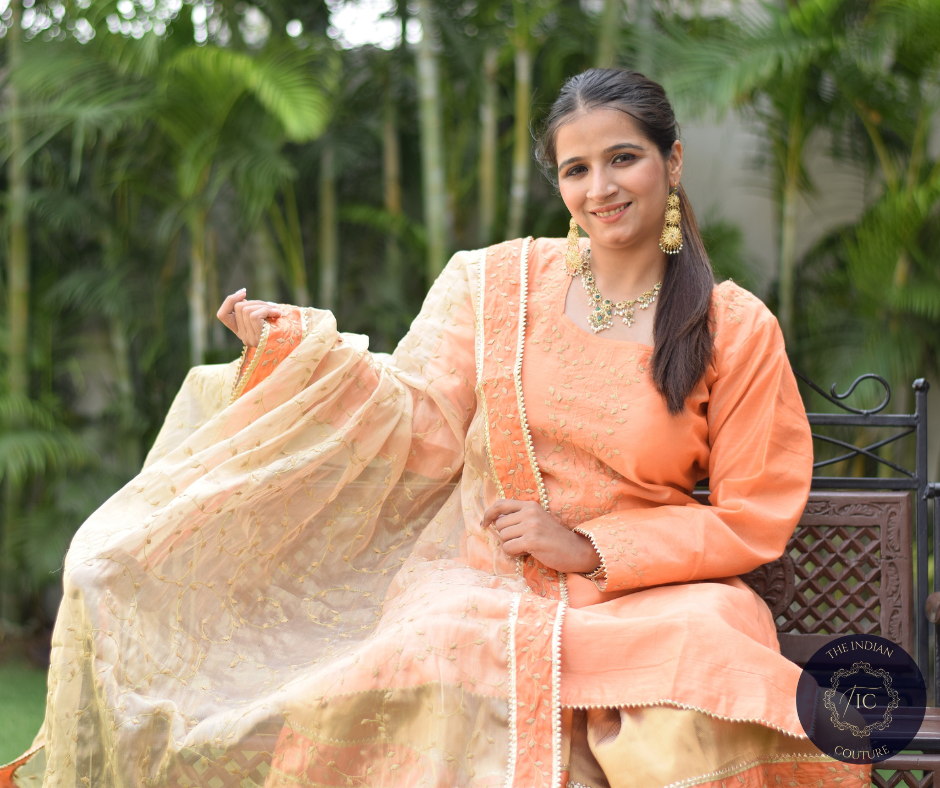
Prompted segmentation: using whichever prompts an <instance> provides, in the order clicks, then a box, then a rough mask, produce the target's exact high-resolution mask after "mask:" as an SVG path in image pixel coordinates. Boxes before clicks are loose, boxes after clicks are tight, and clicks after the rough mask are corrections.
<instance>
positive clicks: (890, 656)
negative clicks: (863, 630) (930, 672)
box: [796, 635, 927, 763]
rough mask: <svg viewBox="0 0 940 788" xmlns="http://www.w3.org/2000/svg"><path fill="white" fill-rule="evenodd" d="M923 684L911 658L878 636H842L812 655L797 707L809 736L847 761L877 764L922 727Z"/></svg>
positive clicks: (800, 689)
mask: <svg viewBox="0 0 940 788" xmlns="http://www.w3.org/2000/svg"><path fill="white" fill-rule="evenodd" d="M926 706H927V686H926V684H925V682H924V677H923V675H922V674H921V672H920V669H919V668H918V667H917V663H916V662H914V659H913V657H911V655H910V654H908V653H907V652H906V651H905V650H904V649H903V648H901V647H900V646H898V645H897V644H896V643H894V642H892V641H890V640H887V639H885V638H883V637H878V636H877V635H846V636H844V637H840V638H836V639H835V640H832V641H830V642H829V643H828V644H827V645H825V646H823V647H822V648H821V649H819V651H817V652H816V653H815V654H813V656H812V658H811V659H810V660H809V662H807V663H806V667H805V668H804V669H803V674H802V675H801V676H800V682H799V685H798V687H797V695H796V708H797V712H798V713H799V715H800V722H801V723H802V725H803V729H804V730H805V731H806V734H807V735H808V736H809V738H810V740H811V741H812V742H813V744H815V745H816V746H817V747H819V749H820V750H822V751H823V752H824V753H826V754H827V755H830V756H832V757H833V758H835V759H837V760H840V761H844V762H845V763H878V762H879V761H883V760H885V759H886V758H890V757H891V756H892V755H897V754H898V753H899V752H901V751H902V750H903V749H905V748H906V747H907V746H908V745H909V744H910V743H911V741H912V740H913V738H914V737H915V736H916V735H917V732H918V731H919V730H920V724H921V722H923V719H924V711H925V708H926Z"/></svg>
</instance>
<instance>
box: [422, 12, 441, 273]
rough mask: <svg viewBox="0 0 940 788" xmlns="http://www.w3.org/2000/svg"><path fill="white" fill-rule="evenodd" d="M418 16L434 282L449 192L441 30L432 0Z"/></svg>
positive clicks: (429, 264) (424, 175)
mask: <svg viewBox="0 0 940 788" xmlns="http://www.w3.org/2000/svg"><path fill="white" fill-rule="evenodd" d="M418 17H419V19H420V20H421V28H422V35H421V41H419V42H418V48H417V49H418V95H419V98H420V103H419V114H420V125H421V180H422V186H423V190H424V223H425V226H426V228H427V234H428V257H427V276H428V284H429V285H430V283H431V282H433V281H434V280H435V279H437V276H438V274H440V272H441V271H443V270H444V263H445V262H446V255H447V209H446V205H447V195H446V193H445V177H444V175H445V174H444V136H443V129H442V128H441V94H440V85H439V83H438V62H437V51H436V50H437V47H438V44H437V34H436V27H435V25H434V18H433V16H432V14H431V3H430V0H420V2H419V3H418Z"/></svg>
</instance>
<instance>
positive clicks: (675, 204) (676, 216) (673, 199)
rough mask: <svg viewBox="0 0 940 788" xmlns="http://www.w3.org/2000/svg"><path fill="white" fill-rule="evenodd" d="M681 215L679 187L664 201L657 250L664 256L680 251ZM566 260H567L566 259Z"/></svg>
mask: <svg viewBox="0 0 940 788" xmlns="http://www.w3.org/2000/svg"><path fill="white" fill-rule="evenodd" d="M681 225H682V214H681V213H680V212H679V187H678V185H677V186H675V187H674V188H673V190H672V194H670V195H669V199H667V200H666V225H665V227H663V234H662V235H661V236H660V237H659V248H660V249H662V250H663V251H664V252H665V253H666V254H679V252H681V251H682V226H681ZM566 259H567V258H566Z"/></svg>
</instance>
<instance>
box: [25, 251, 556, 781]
mask: <svg viewBox="0 0 940 788" xmlns="http://www.w3.org/2000/svg"><path fill="white" fill-rule="evenodd" d="M520 253H521V243H519V242H516V243H514V244H510V245H504V246H502V247H499V248H498V250H497V251H496V261H495V262H494V263H493V264H494V265H495V266H496V267H497V270H501V269H500V267H501V266H503V265H506V266H515V269H514V270H515V271H518V270H520V269H519V267H518V266H519V263H520ZM491 256H492V255H491ZM506 270H507V271H508V268H507V269H506ZM485 279H486V274H485V263H484V255H483V254H482V253H459V254H457V255H455V257H454V258H453V259H452V260H451V262H450V264H449V265H448V267H447V269H446V271H445V272H444V273H443V274H442V276H441V277H440V278H439V280H438V281H437V282H436V283H435V285H434V287H433V288H432V290H431V292H430V293H429V295H428V298H427V300H426V303H425V306H424V308H423V309H422V312H421V314H420V315H419V316H418V318H417V319H416V320H415V322H414V324H413V326H412V329H411V331H410V332H409V334H408V336H407V337H406V338H405V339H404V340H403V341H402V343H401V345H400V346H399V348H398V349H397V350H396V352H395V354H394V355H393V356H391V357H389V356H383V355H379V354H376V355H372V354H370V353H369V352H368V351H367V349H366V343H365V341H364V338H362V337H356V336H352V335H343V334H339V333H338V332H337V330H336V326H335V322H334V320H333V317H332V315H330V314H329V313H327V312H320V311H317V310H304V311H303V322H304V334H303V337H302V340H301V341H300V342H299V343H298V345H297V347H296V348H295V349H294V350H293V351H292V352H291V353H290V354H289V355H288V356H287V357H286V358H284V359H283V360H281V361H280V362H279V363H278V365H277V367H276V369H275V370H274V371H273V372H272V373H271V374H270V375H269V376H268V377H267V378H266V379H265V380H264V381H263V382H262V383H260V384H259V385H257V386H255V387H253V388H250V387H248V386H244V387H242V388H244V389H246V390H247V393H246V394H245V395H244V396H242V397H240V398H238V399H236V400H235V402H233V403H232V404H230V405H229V404H227V400H228V398H229V395H230V392H231V391H232V386H233V384H234V382H235V381H234V378H235V376H236V373H237V370H236V365H234V364H233V365H227V366H225V367H204V368H197V369H194V370H193V371H192V372H191V374H190V375H189V377H188V378H187V381H186V383H185V384H184V386H183V389H182V390H181V392H180V394H179V396H178V397H177V400H176V401H175V403H174V405H173V407H172V409H171V411H170V413H169V415H168V417H167V421H166V424H165V426H164V429H163V431H162V432H161V435H160V436H159V438H158V440H157V444H156V445H155V447H154V450H153V451H152V452H151V455H150V457H149V459H148V464H147V466H146V467H145V469H144V470H143V471H142V472H141V474H140V475H139V476H138V477H137V478H135V479H134V480H133V481H132V482H130V483H129V484H128V485H127V486H126V487H125V488H124V489H122V490H121V491H120V492H118V493H117V494H116V495H115V496H114V497H112V499H111V500H109V501H108V502H107V503H105V504H104V505H103V506H102V507H101V509H99V510H98V512H96V513H95V515H93V516H92V517H91V518H90V519H89V521H88V522H87V523H85V525H83V527H82V528H81V529H80V531H79V532H78V534H77V535H76V537H75V539H74V541H73V544H72V546H71V549H70V552H69V555H68V558H67V562H66V568H65V577H64V582H65V598H64V600H63V603H62V607H61V610H60V614H59V616H58V619H57V623H56V629H55V633H54V636H53V650H52V665H51V668H50V672H49V695H48V704H47V710H46V720H45V723H44V726H43V731H42V733H41V734H40V737H39V740H38V741H39V743H44V744H45V757H46V761H47V769H46V775H45V783H46V784H48V785H50V786H57V785H63V786H64V785H68V786H70V787H71V786H73V785H76V784H85V785H94V786H96V787H97V786H135V787H136V786H139V785H173V786H176V785H179V786H195V785H199V786H203V785H205V786H213V788H215V787H216V786H219V785H233V784H238V785H242V786H250V785H270V786H275V785H336V786H341V785H349V784H353V785H391V784H395V785H410V784H416V785H417V784H427V785H441V786H444V785H447V786H453V785H506V786H515V785H518V786H534V785H548V784H551V785H558V782H559V781H560V779H561V774H560V765H561V764H560V761H559V751H558V746H557V743H558V740H559V738H560V727H559V726H560V717H559V670H558V657H559V639H560V631H561V630H560V628H561V616H562V611H563V605H562V603H561V602H560V601H559V600H560V595H561V589H562V588H563V585H562V584H560V579H559V578H558V577H556V576H555V575H554V573H544V572H540V571H539V570H538V568H537V567H535V566H528V567H525V568H524V569H523V570H522V571H524V572H525V574H526V577H527V578H529V579H530V580H531V582H532V585H533V586H534V589H535V590H534V592H533V591H527V590H526V589H527V585H526V583H525V582H524V580H523V579H522V578H521V577H520V576H519V574H517V569H519V568H518V567H516V565H515V562H514V561H511V560H509V559H508V558H507V557H506V556H505V554H503V553H502V551H501V549H500V548H499V544H498V541H497V540H496V539H495V537H494V535H493V534H492V533H487V532H483V531H482V530H481V529H480V528H479V523H480V519H481V517H482V514H483V511H484V510H485V508H486V506H487V505H488V504H489V503H491V502H492V501H493V500H495V499H496V498H497V497H499V495H500V494H501V492H500V490H499V489H498V484H497V482H496V481H495V478H499V479H500V481H499V485H501V486H502V488H503V490H506V491H507V493H508V494H514V495H522V494H526V495H529V494H531V491H534V490H536V489H537V487H538V485H537V484H533V483H532V481H531V478H529V477H526V474H527V473H528V474H530V475H531V472H532V471H531V467H532V466H531V464H527V462H528V459H529V457H526V458H525V459H526V462H522V461H521V460H520V459H519V458H518V457H517V456H516V453H517V452H516V453H514V448H511V447H516V446H525V445H526V443H525V440H524V435H523V434H522V433H521V432H515V433H514V432H513V430H514V429H516V430H518V429H519V425H520V424H523V423H524V417H521V414H520V413H519V411H518V408H517V406H516V409H515V410H514V406H513V403H512V398H511V397H510V396H509V395H510V394H511V395H512V396H513V397H514V396H515V394H516V393H517V392H516V391H514V390H513V386H514V384H513V383H511V382H510V381H512V380H513V368H514V365H515V364H516V357H515V353H516V350H517V348H515V347H513V343H512V342H511V341H510V343H509V345H507V347H509V348H510V349H511V352H512V353H513V355H512V356H506V357H505V358H504V357H503V356H502V355H501V354H502V350H499V352H498V353H497V354H496V355H494V352H496V351H497V348H498V347H501V345H500V343H499V342H493V343H491V342H490V339H492V338H494V337H500V336H501V335H502V336H505V337H508V335H509V333H512V334H513V335H514V336H515V337H517V338H519V337H521V333H520V328H519V323H518V322H516V323H514V325H512V326H511V327H510V328H509V329H507V330H506V331H502V330H501V329H500V328H499V327H498V325H497V322H498V321H500V320H503V319H506V320H507V323H513V322H514V321H513V319H514V318H515V317H516V316H517V315H518V310H519V304H518V300H517V302H516V305H515V308H513V307H512V305H511V303H510V302H511V301H512V296H510V297H509V298H508V299H505V300H504V301H503V302H502V303H500V304H497V305H495V306H494V308H493V310H491V311H489V314H490V316H489V318H487V320H488V323H487V325H490V326H492V327H493V333H490V334H487V333H485V332H484V331H483V330H482V326H483V321H484V317H483V312H484V311H487V310H489V303H488V300H487V298H486V294H485V293H484V292H483V290H484V287H483V285H484V280H485ZM486 281H492V282H493V283H495V284H497V286H498V285H499V278H498V277H497V278H496V279H492V278H491V279H489V280H486ZM516 298H517V299H518V296H516ZM500 310H504V311H500ZM507 310H508V311H507ZM494 321H495V322H494ZM500 342H502V340H500ZM491 364H493V365H505V367H503V366H499V370H498V373H494V378H493V380H492V381H490V380H488V379H487V375H488V372H487V370H489V369H490V366H491ZM494 369H495V367H494ZM516 378H517V376H516ZM249 388H250V390H248V389H249ZM503 388H505V389H506V393H505V395H504V394H503V393H502V389H503ZM483 391H485V392H486V393H487V394H486V395H487V396H488V397H491V398H492V399H491V406H490V407H488V409H487V411H486V412H487V413H489V414H490V417H491V418H493V419H494V424H496V426H497V428H498V432H496V434H494V435H492V436H491V438H492V440H488V439H487V436H486V433H487V429H486V419H485V418H484V415H483V414H484V409H483V408H482V407H478V404H479V403H478V400H477V397H478V392H483ZM513 424H515V425H516V426H515V428H513ZM507 432H508V434H507ZM488 451H490V452H492V454H493V457H494V462H495V463H496V468H497V477H495V478H494V476H493V470H492V468H491V467H489V462H488V459H487V452H488ZM510 458H512V459H510ZM510 461H512V462H514V463H515V468H509V467H508V466H507V463H508V462H510ZM526 468H528V469H529V470H526ZM520 469H521V470H520ZM514 470H515V471H516V472H513V471H514ZM455 482H456V484H455ZM509 490H511V491H512V492H511V493H509ZM561 583H563V581H561ZM543 593H544V594H545V596H542V594H543Z"/></svg>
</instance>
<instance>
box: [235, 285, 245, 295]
mask: <svg viewBox="0 0 940 788" xmlns="http://www.w3.org/2000/svg"><path fill="white" fill-rule="evenodd" d="M244 292H245V288H244V287H242V288H241V289H239V290H236V291H235V295H238V294H239V293H244Z"/></svg>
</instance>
